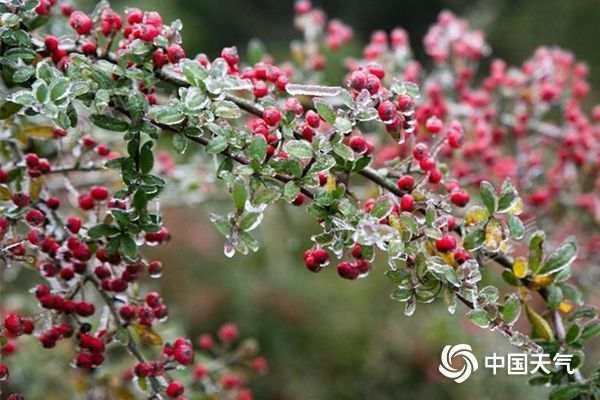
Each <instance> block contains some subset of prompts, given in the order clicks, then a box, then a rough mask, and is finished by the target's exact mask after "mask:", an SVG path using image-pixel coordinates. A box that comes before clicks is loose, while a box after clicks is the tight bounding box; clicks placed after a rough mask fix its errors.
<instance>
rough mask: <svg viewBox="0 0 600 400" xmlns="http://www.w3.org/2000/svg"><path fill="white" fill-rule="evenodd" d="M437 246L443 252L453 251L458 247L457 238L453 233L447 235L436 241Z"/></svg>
mask: <svg viewBox="0 0 600 400" xmlns="http://www.w3.org/2000/svg"><path fill="white" fill-rule="evenodd" d="M435 248H436V249H437V250H438V251H440V252H443V253H445V252H448V251H452V250H454V249H455V248H456V239H455V238H454V236H452V235H445V236H443V237H442V238H441V239H438V240H436V241H435Z"/></svg>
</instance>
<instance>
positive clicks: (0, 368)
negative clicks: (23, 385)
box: [0, 363, 9, 382]
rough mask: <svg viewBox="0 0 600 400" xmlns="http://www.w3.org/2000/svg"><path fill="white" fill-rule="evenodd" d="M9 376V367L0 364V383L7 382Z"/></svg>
mask: <svg viewBox="0 0 600 400" xmlns="http://www.w3.org/2000/svg"><path fill="white" fill-rule="evenodd" d="M8 376H9V371H8V367H7V366H6V364H2V363H0V382H2V381H5V380H7V379H8Z"/></svg>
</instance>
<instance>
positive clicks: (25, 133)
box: [16, 125, 54, 143]
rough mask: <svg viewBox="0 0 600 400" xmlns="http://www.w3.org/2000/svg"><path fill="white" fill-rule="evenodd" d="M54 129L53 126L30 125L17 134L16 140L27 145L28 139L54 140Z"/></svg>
mask: <svg viewBox="0 0 600 400" xmlns="http://www.w3.org/2000/svg"><path fill="white" fill-rule="evenodd" d="M53 131H54V128H52V127H51V126H38V125H30V126H26V127H24V128H23V129H21V130H20V131H19V132H17V134H16V138H17V139H18V140H19V141H20V142H21V143H27V140H28V139H52V138H53V137H54V134H53Z"/></svg>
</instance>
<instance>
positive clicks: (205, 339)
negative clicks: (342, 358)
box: [198, 334, 215, 351]
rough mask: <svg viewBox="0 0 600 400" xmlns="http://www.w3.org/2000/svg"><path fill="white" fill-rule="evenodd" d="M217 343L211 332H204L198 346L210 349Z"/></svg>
mask: <svg viewBox="0 0 600 400" xmlns="http://www.w3.org/2000/svg"><path fill="white" fill-rule="evenodd" d="M214 345H215V342H214V340H213V338H212V336H210V335H209V334H204V335H201V336H200V337H199V338H198V347H200V349H202V350H205V351H206V350H210V349H212V348H213V346H214Z"/></svg>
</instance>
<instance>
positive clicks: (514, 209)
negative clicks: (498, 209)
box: [507, 197, 523, 215]
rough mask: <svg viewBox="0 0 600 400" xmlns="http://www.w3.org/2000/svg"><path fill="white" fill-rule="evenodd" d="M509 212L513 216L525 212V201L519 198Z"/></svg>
mask: <svg viewBox="0 0 600 400" xmlns="http://www.w3.org/2000/svg"><path fill="white" fill-rule="evenodd" d="M507 211H508V212H509V213H511V214H512V215H520V214H521V213H522V212H523V200H522V199H521V198H520V197H519V198H517V199H516V200H515V201H513V204H512V205H511V206H510V208H509V209H508V210H507Z"/></svg>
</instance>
